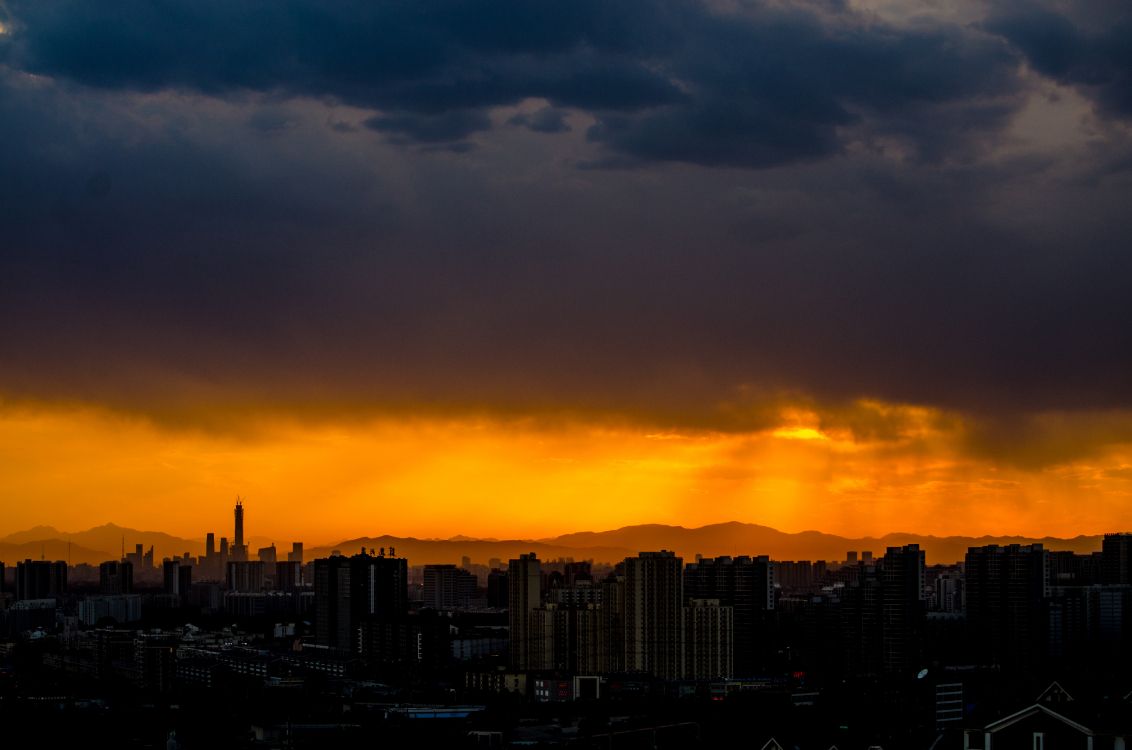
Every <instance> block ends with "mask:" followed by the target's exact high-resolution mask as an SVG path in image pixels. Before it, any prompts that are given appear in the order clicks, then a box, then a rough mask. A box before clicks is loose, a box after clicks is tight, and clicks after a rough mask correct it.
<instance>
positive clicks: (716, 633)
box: [683, 599, 735, 680]
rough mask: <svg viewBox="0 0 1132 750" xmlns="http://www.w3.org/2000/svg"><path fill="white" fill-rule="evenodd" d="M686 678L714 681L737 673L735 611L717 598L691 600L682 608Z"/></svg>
mask: <svg viewBox="0 0 1132 750" xmlns="http://www.w3.org/2000/svg"><path fill="white" fill-rule="evenodd" d="M683 617H684V638H685V643H684V677H685V679H689V680H711V679H718V678H721V677H731V676H732V675H733V674H734V664H733V661H734V653H735V629H734V610H733V609H732V608H731V607H724V606H720V603H719V600H718V599H691V600H689V602H688V605H687V606H686V607H684V609H683Z"/></svg>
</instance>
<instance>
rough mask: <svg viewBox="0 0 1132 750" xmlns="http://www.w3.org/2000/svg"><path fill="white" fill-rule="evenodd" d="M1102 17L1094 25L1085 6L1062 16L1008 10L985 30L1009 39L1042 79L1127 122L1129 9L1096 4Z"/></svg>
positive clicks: (1131, 67)
mask: <svg viewBox="0 0 1132 750" xmlns="http://www.w3.org/2000/svg"><path fill="white" fill-rule="evenodd" d="M1097 8H1105V9H1106V10H1107V13H1106V15H1105V18H1104V22H1103V24H1094V23H1091V22H1090V21H1094V20H1095V19H1093V18H1091V17H1090V15H1089V13H1090V8H1089V4H1087V3H1082V4H1079V5H1076V6H1074V5H1072V4H1071V5H1070V6H1068V11H1066V10H1062V11H1061V12H1058V11H1053V10H1048V9H1045V8H1041V7H1032V6H1029V7H1025V8H1018V7H1012V8H1009V9H1006V10H1003V11H1001V12H1000V13H999V14H997V15H996V16H994V17H992V18H991V19H989V20H988V22H987V24H986V26H987V28H988V29H989V30H991V31H992V32H994V33H997V34H1000V35H1001V36H1003V37H1004V38H1006V39H1008V40H1010V42H1011V43H1013V44H1014V45H1015V46H1016V47H1017V48H1018V49H1019V50H1021V51H1022V53H1023V54H1024V55H1025V57H1026V60H1027V61H1028V62H1029V63H1030V65H1031V66H1032V67H1033V68H1034V69H1035V70H1037V71H1038V72H1039V73H1041V74H1042V75H1044V76H1047V77H1049V78H1052V79H1053V80H1056V81H1058V82H1059V83H1062V84H1065V85H1069V86H1073V87H1075V88H1077V89H1079V90H1080V91H1081V92H1082V93H1084V94H1085V95H1086V96H1089V97H1091V98H1093V99H1094V100H1095V101H1096V102H1097V103H1098V104H1099V105H1100V106H1101V107H1103V108H1104V109H1105V110H1106V111H1108V112H1110V113H1112V114H1114V115H1117V116H1119V117H1122V118H1129V117H1132V43H1130V42H1129V40H1130V39H1132V9H1130V8H1129V7H1128V6H1127V4H1124V5H1123V7H1121V6H1116V5H1113V4H1110V3H1105V2H1098V3H1097Z"/></svg>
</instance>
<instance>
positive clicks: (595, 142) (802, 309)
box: [0, 0, 1132, 462]
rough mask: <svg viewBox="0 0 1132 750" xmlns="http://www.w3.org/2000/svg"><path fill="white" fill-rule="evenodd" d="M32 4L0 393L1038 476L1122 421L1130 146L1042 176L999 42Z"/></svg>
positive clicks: (1061, 159)
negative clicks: (963, 451) (702, 431)
mask: <svg viewBox="0 0 1132 750" xmlns="http://www.w3.org/2000/svg"><path fill="white" fill-rule="evenodd" d="M6 7H7V8H8V11H9V14H10V15H9V17H8V18H6V19H5V20H4V23H5V28H6V30H7V31H8V33H7V34H6V35H4V36H0V54H2V55H3V64H2V65H0V144H2V146H0V176H2V177H3V179H0V226H2V227H3V230H2V231H3V241H2V242H0V319H2V320H3V321H4V323H3V325H0V396H16V397H27V398H43V399H54V398H59V399H76V400H87V401H97V402H101V403H107V404H110V405H112V406H115V407H120V408H126V409H141V410H144V411H146V412H147V413H149V414H155V415H158V416H166V417H168V418H170V419H196V420H200V419H203V418H204V417H203V416H202V415H205V414H213V415H215V414H222V415H224V414H227V415H238V414H241V413H244V412H243V411H242V410H246V409H253V408H264V409H279V410H286V411H289V412H304V410H309V411H311V412H313V413H326V412H334V413H335V414H351V413H356V412H359V411H364V410H365V409H367V408H373V409H397V408H404V409H407V410H410V411H412V410H417V411H420V410H428V409H435V410H437V411H438V412H444V411H445V410H451V409H472V410H475V409H480V408H482V409H488V410H493V411H510V412H521V413H531V412H538V411H541V412H543V413H546V412H554V411H583V412H588V413H593V414H610V413H612V414H615V415H620V416H629V417H632V418H638V419H642V420H647V421H650V422H654V423H663V424H679V425H692V426H703V427H711V428H719V429H749V428H752V427H761V426H766V425H768V424H773V422H774V419H775V418H776V415H777V411H776V409H777V407H778V406H779V405H781V404H782V403H787V402H797V403H814V404H817V405H819V406H820V405H822V404H840V405H844V404H848V403H852V401H853V400H854V399H856V398H859V397H862V396H870V397H876V398H881V399H887V400H895V401H907V402H913V403H921V404H931V405H937V406H941V407H944V408H945V409H947V410H951V411H950V412H949V413H951V412H954V413H960V414H973V415H976V418H974V419H973V421H972V424H975V425H976V427H975V429H976V430H977V431H976V432H973V434H972V438H971V441H970V442H971V446H972V450H976V451H980V452H984V453H994V454H995V455H999V454H1000V453H1001V454H1002V455H1019V456H1023V455H1025V456H1038V458H1037V459H1034V460H1039V461H1045V462H1048V461H1051V460H1054V458H1055V457H1056V456H1057V455H1066V451H1067V447H1066V446H1065V445H1064V444H1063V443H1062V442H1058V441H1055V440H1045V441H1044V442H1043V443H1042V445H1041V446H1039V447H1040V450H1039V449H1038V448H1035V449H1034V450H1031V451H1029V452H1027V451H1026V450H1022V449H1021V448H1020V447H1019V446H1020V445H1021V444H1022V443H1024V442H1025V438H1026V435H1027V434H1028V433H1030V432H1031V431H1032V429H1031V428H1032V426H1033V425H1034V424H1035V422H1034V419H1036V418H1037V417H1036V416H1035V415H1040V414H1045V413H1048V412H1053V411H1057V410H1090V411H1097V412H1101V411H1106V410H1112V409H1121V408H1129V407H1132V391H1130V389H1129V386H1128V379H1127V373H1128V372H1129V371H1130V370H1132V359H1130V357H1132V354H1130V352H1132V338H1130V337H1132V329H1129V327H1128V326H1127V321H1128V320H1129V319H1132V302H1130V300H1132V288H1130V286H1129V284H1130V282H1129V279H1132V266H1130V265H1129V264H1130V263H1132V256H1130V255H1129V254H1128V252H1127V239H1126V238H1127V236H1128V233H1129V231H1132V223H1130V220H1129V217H1128V216H1127V210H1126V209H1127V206H1126V203H1127V195H1128V191H1129V185H1128V183H1127V179H1126V175H1124V174H1123V173H1122V172H1121V171H1120V169H1118V168H1117V167H1118V166H1119V163H1120V160H1121V159H1127V158H1128V157H1127V154H1128V153H1132V151H1130V150H1129V144H1128V143H1127V142H1126V140H1121V136H1120V135H1119V133H1116V132H1115V131H1114V132H1112V133H1109V134H1107V135H1105V136H1104V137H1105V138H1107V139H1108V140H1104V141H1103V142H1097V141H1096V140H1093V141H1090V143H1089V144H1087V145H1086V146H1082V147H1081V148H1076V147H1073V148H1069V147H1062V146H1061V145H1056V146H1054V147H1049V148H1044V149H1038V148H1034V149H1031V150H1027V148H1023V147H1019V146H1018V145H1017V144H1016V143H1015V141H1016V140H1017V138H1016V136H1014V135H1012V133H1011V131H1010V128H1011V125H1012V123H1013V122H1014V120H1015V118H1017V117H1018V116H1019V112H1020V111H1022V110H1023V107H1024V105H1025V104H1026V102H1027V101H1028V99H1027V97H1028V96H1030V95H1031V93H1032V91H1031V84H1030V83H1029V82H1028V81H1026V80H1024V79H1022V78H1020V77H1019V76H1018V71H1017V68H1018V61H1019V60H1020V59H1021V56H1022V55H1023V54H1025V55H1030V54H1031V51H1029V50H1030V47H1029V46H1028V45H1027V44H1026V43H1024V40H1023V38H1022V37H1021V36H1018V35H1017V34H1015V33H1014V32H1013V31H1010V30H1008V28H1007V26H1005V25H1002V24H1004V23H1005V21H1002V20H1001V19H999V20H998V21H995V22H994V23H993V24H989V25H984V26H981V27H980V26H957V25H954V24H947V23H942V22H930V23H929V22H921V23H918V24H916V25H914V26H910V27H909V26H898V25H890V24H886V23H884V22H882V21H877V20H870V19H865V18H862V17H860V16H858V15H856V14H854V13H853V12H851V11H850V10H848V9H847V8H846V7H845V6H843V5H841V4H838V3H832V2H831V3H815V4H812V5H801V6H797V7H795V8H794V9H783V8H782V7H780V6H777V5H773V4H771V5H763V4H751V5H749V6H747V5H742V4H739V5H737V6H735V7H733V8H732V9H730V10H728V11H726V12H723V11H713V10H710V9H708V8H707V7H706V6H703V5H699V4H694V3H675V2H673V3H667V2H648V3H645V2H641V3H605V2H601V3H598V2H594V3H587V2H581V3H571V4H560V5H559V4H530V3H490V4H484V3H476V2H442V3H440V4H435V3H433V4H427V5H426V4H421V3H413V2H402V3H395V2H381V3H368V2H367V3H359V4H347V3H331V4H327V3H318V4H315V3H309V4H308V3H298V2H272V3H258V4H257V3H250V4H237V3H226V2H225V3H221V2H193V3H180V2H172V1H171V0H166V1H165V2H158V3H148V2H147V3H141V2H137V3H115V4H104V3H98V4H95V3H66V2H46V1H45V0H38V1H37V2H29V3H11V2H9V3H7V6H6ZM1015 15H1022V16H1024V15H1025V14H1015ZM1004 17H1005V16H1004ZM1043 23H1044V22H1043ZM999 33H1001V34H1003V35H1004V36H998V34H999ZM1087 33H1088V34H1096V33H1099V32H1097V31H1096V29H1095V26H1090V27H1089V30H1088V31H1087ZM1081 34H1085V32H1081ZM1081 38H1082V39H1084V42H1081V41H1080V40H1079V41H1078V43H1083V44H1085V45H1086V46H1088V45H1089V44H1091V42H1089V39H1092V38H1093V37H1091V36H1082V37H1081ZM1075 54H1077V53H1075ZM1090 54H1092V53H1090ZM1067 59H1074V60H1076V59H1079V58H1077V57H1072V56H1070V57H1068V58H1067ZM1106 59H1108V58H1106ZM1075 64H1076V63H1074V64H1069V63H1066V65H1067V66H1068V67H1066V68H1065V69H1067V70H1069V69H1074V67H1073V66H1074V65H1075ZM1035 67H1037V66H1035ZM1049 70H1050V71H1051V72H1050V73H1049V75H1050V76H1051V77H1054V78H1056V77H1057V76H1058V75H1059V74H1057V73H1056V72H1053V71H1054V68H1049ZM529 99H541V100H545V102H547V103H548V105H547V106H545V107H544V108H541V109H537V108H539V107H543V104H542V103H540V102H531V101H527V100H529ZM516 105H517V106H516ZM500 108H502V109H500ZM532 110H533V111H532ZM1106 111H1108V110H1106ZM567 117H569V123H574V124H575V125H578V127H576V128H575V130H570V128H569V127H568V124H569V123H568V121H567ZM494 123H499V124H501V125H503V126H502V127H496V126H495V125H494ZM508 123H509V124H510V126H507V124H508ZM516 126H518V127H516ZM406 144H408V145H411V146H413V148H405V147H404V146H405V145H406ZM1002 144H1006V145H1007V146H1010V147H1011V148H1013V149H1015V151H1013V152H1012V151H1009V150H1008V149H1007V148H1005V147H1003V146H1002ZM586 162H588V163H590V164H595V165H604V166H632V167H634V168H633V169H619V170H614V169H604V170H584V171H583V170H579V169H577V165H578V164H579V163H586ZM704 166H707V167H710V168H706V169H705V168H703V167H704ZM736 167H739V168H738V169H736ZM808 399H812V401H808ZM768 405H769V406H768ZM826 418H827V419H828V420H830V422H829V423H830V424H831V425H834V426H836V425H838V424H844V425H848V429H852V430H853V431H854V432H855V433H860V434H862V435H866V436H884V435H890V434H893V435H899V434H902V431H903V430H905V429H906V426H905V425H903V423H900V422H899V420H897V421H896V422H893V421H892V419H890V418H888V417H885V418H879V417H876V416H875V415H873V414H872V413H871V412H868V411H867V410H866V411H864V412H861V411H859V410H858V411H855V410H853V409H852V408H849V407H844V406H841V407H837V408H832V409H830V410H829V412H828V414H827V417H826ZM947 418H950V417H947ZM1042 424H1046V423H1044V422H1043V423H1042ZM1075 434H1079V435H1080V436H1081V441H1080V442H1079V443H1078V447H1080V445H1095V444H1102V443H1105V442H1106V441H1107V442H1111V441H1113V440H1117V439H1119V438H1120V436H1121V435H1124V434H1125V433H1124V432H1121V430H1120V429H1117V428H1116V427H1112V428H1111V429H1109V428H1105V429H1100V430H1088V429H1084V428H1082V429H1081V430H1078V432H1077V433H1075ZM996 451H997V452H998V453H995V452H996ZM1051 457H1054V458H1051Z"/></svg>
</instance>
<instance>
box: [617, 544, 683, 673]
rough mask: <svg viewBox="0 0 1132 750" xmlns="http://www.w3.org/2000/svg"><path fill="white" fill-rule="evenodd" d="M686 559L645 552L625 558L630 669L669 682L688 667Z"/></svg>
mask: <svg viewBox="0 0 1132 750" xmlns="http://www.w3.org/2000/svg"><path fill="white" fill-rule="evenodd" d="M683 605H684V560H683V559H682V558H680V557H677V556H676V554H675V553H674V552H668V551H667V550H661V551H660V552H642V553H641V554H640V555H638V556H637V557H630V558H626V560H625V669H626V670H628V671H631V672H645V673H647V674H651V675H653V676H655V677H660V678H662V679H666V680H675V679H679V678H680V677H681V676H682V673H683V669H684V619H683Z"/></svg>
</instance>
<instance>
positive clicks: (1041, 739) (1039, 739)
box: [1034, 732, 1046, 750]
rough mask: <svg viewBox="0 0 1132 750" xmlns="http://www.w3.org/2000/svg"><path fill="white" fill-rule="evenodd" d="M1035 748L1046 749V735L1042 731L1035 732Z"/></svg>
mask: <svg viewBox="0 0 1132 750" xmlns="http://www.w3.org/2000/svg"><path fill="white" fill-rule="evenodd" d="M1034 750H1046V736H1045V735H1044V734H1042V733H1041V732H1034Z"/></svg>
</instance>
